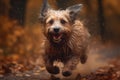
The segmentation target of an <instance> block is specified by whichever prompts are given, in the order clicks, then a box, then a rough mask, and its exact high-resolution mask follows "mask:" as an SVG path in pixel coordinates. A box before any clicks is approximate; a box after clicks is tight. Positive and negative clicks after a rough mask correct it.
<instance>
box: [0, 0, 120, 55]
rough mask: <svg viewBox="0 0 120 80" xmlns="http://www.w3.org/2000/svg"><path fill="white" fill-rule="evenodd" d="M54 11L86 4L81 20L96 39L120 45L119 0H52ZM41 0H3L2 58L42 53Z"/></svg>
mask: <svg viewBox="0 0 120 80" xmlns="http://www.w3.org/2000/svg"><path fill="white" fill-rule="evenodd" d="M49 3H50V5H51V6H52V7H53V8H55V9H65V8H66V7H68V6H71V5H74V4H79V3H81V4H83V5H84V7H83V9H82V10H81V12H80V19H81V21H82V22H83V23H84V25H85V27H87V28H88V30H89V32H90V33H91V35H92V37H93V38H100V39H101V40H102V41H103V42H107V41H112V42H113V43H117V44H119V43H120V9H119V7H120V5H119V4H120V0H49ZM41 4H42V0H0V55H1V54H4V55H7V54H14V53H19V54H21V55H24V54H25V53H31V54H32V53H41V50H40V48H41V43H42V40H41V39H42V37H43V36H42V34H41V30H40V25H39V21H38V16H39V12H40V8H41V7H40V6H41Z"/></svg>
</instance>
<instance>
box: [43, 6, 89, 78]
mask: <svg viewBox="0 0 120 80" xmlns="http://www.w3.org/2000/svg"><path fill="white" fill-rule="evenodd" d="M80 6H81V5H76V6H75V7H72V8H68V9H66V10H52V9H47V12H46V13H45V14H44V15H45V16H44V17H42V19H43V18H44V19H43V20H44V22H43V23H42V24H43V33H44V35H45V37H46V39H45V54H44V56H43V57H44V61H45V66H46V69H47V71H48V72H49V73H51V74H58V73H59V68H58V67H56V66H54V65H53V63H54V61H56V60H59V61H61V62H63V64H64V68H63V70H62V74H63V75H64V76H70V75H71V73H72V71H73V70H74V69H75V68H76V66H77V64H78V63H79V61H81V63H85V62H86V60H87V54H86V50H87V47H88V43H89V38H90V34H89V32H88V30H87V29H86V28H85V27H84V26H83V24H82V22H81V21H80V20H77V19H75V18H74V17H71V16H73V15H71V14H72V13H70V9H71V10H73V9H74V8H75V9H76V8H77V9H76V10H75V12H78V10H79V7H80ZM73 11H74V10H73ZM74 16H75V15H74ZM72 18H73V19H72ZM74 19H75V20H74ZM43 20H42V21H43ZM56 28H59V31H58V32H55V29H56ZM56 39H57V41H56Z"/></svg>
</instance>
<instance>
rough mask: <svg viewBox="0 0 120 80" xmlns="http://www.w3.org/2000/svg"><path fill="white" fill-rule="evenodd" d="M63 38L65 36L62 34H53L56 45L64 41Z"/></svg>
mask: <svg viewBox="0 0 120 80" xmlns="http://www.w3.org/2000/svg"><path fill="white" fill-rule="evenodd" d="M62 36H63V35H62V34H53V35H52V38H53V41H54V42H56V43H58V42H60V41H61V40H62Z"/></svg>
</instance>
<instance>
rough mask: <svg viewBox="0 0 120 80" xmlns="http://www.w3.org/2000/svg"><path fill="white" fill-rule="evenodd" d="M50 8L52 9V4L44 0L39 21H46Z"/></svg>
mask: <svg viewBox="0 0 120 80" xmlns="http://www.w3.org/2000/svg"><path fill="white" fill-rule="evenodd" d="M49 9H50V6H49V4H48V0H43V4H42V7H41V10H40V15H39V21H40V22H41V23H43V22H44V20H45V17H46V15H47V12H48V10H49Z"/></svg>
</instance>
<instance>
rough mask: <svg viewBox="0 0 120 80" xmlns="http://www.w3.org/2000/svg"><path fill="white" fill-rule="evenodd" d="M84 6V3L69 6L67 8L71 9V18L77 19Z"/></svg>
mask: <svg viewBox="0 0 120 80" xmlns="http://www.w3.org/2000/svg"><path fill="white" fill-rule="evenodd" d="M82 6H83V5H82V4H77V5H73V6H70V7H68V8H67V9H66V10H68V11H69V14H70V18H71V19H72V20H75V19H76V17H77V16H78V14H79V12H80V10H81V8H82Z"/></svg>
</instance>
